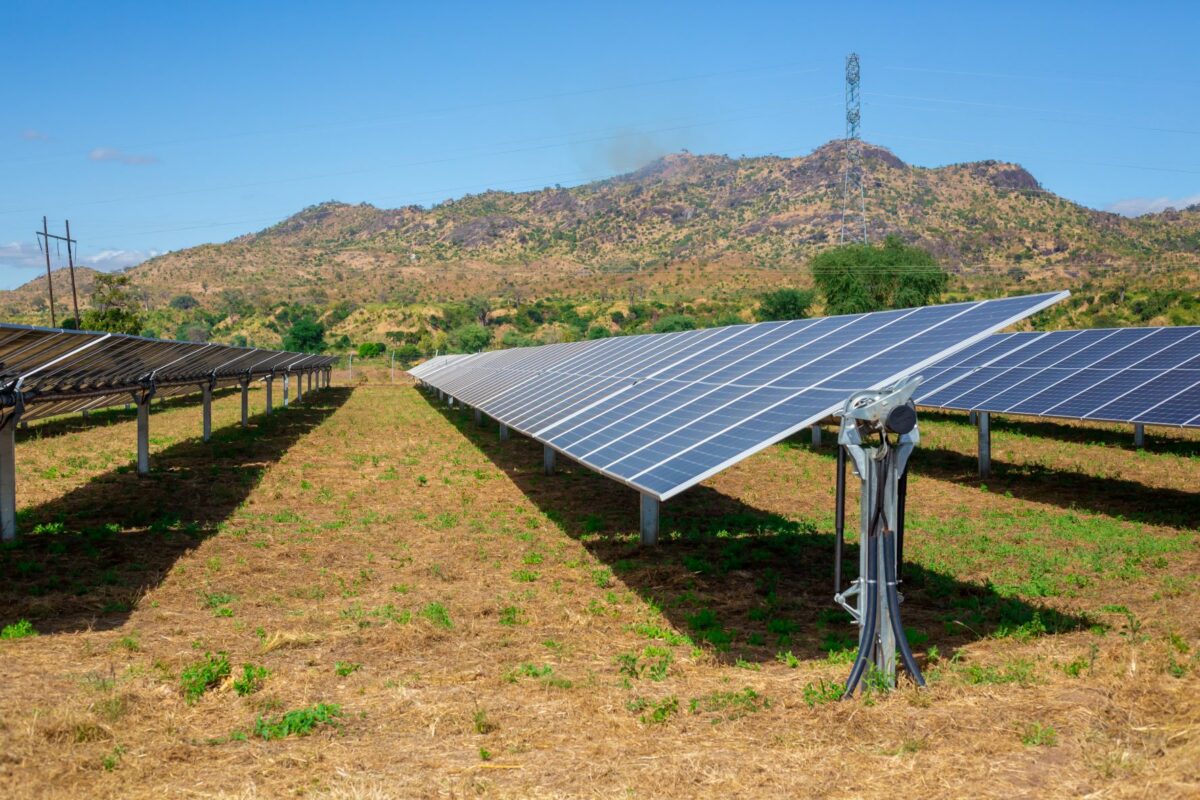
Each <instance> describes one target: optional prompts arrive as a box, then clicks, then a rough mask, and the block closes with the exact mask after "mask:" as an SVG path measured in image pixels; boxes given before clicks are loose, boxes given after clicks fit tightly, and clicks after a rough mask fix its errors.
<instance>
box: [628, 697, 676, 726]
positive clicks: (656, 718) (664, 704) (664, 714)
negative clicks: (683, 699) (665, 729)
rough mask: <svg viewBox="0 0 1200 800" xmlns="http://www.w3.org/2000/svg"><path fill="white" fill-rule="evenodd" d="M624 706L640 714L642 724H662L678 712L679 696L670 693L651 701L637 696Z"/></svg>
mask: <svg viewBox="0 0 1200 800" xmlns="http://www.w3.org/2000/svg"><path fill="white" fill-rule="evenodd" d="M625 707H626V708H627V709H629V710H630V711H632V712H633V713H635V714H640V715H641V716H640V719H641V720H642V724H643V725H662V724H663V723H664V722H666V721H667V720H669V719H671V717H673V716H674V715H675V714H676V713H678V712H679V698H677V697H676V696H675V695H670V696H668V697H664V698H663V699H661V700H658V701H653V700H647V699H646V698H644V697H637V698H634V699H632V700H630V701H628V702H627V703H626V704H625Z"/></svg>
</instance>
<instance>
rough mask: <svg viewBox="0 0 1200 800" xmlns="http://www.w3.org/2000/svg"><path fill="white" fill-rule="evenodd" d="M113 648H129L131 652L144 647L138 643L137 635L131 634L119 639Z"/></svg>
mask: <svg viewBox="0 0 1200 800" xmlns="http://www.w3.org/2000/svg"><path fill="white" fill-rule="evenodd" d="M113 648H121V649H122V650H128V651H129V652H130V653H136V652H138V651H139V650H141V649H142V646H141V644H139V643H138V639H137V636H135V635H132V634H131V635H129V636H122V637H121V638H120V639H117V641H116V642H115V643H114V644H113Z"/></svg>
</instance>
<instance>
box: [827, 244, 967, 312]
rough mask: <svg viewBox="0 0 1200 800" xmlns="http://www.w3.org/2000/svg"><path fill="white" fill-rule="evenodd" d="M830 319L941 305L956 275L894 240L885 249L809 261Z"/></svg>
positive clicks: (852, 249)
mask: <svg viewBox="0 0 1200 800" xmlns="http://www.w3.org/2000/svg"><path fill="white" fill-rule="evenodd" d="M809 267H810V268H811V269H812V275H813V281H814V282H815V283H816V285H817V288H818V289H820V291H821V294H822V295H824V297H825V311H826V313H828V314H860V313H864V312H867V311H879V310H880V309H885V308H909V307H912V306H926V305H929V304H931V303H935V302H937V300H938V299H939V298H940V297H941V294H942V292H943V291H944V290H945V288H946V284H947V283H949V281H950V276H949V275H947V274H946V272H945V270H943V269H942V268H941V267H939V266H938V264H937V261H935V260H934V258H933V255H932V254H931V253H929V252H928V251H927V250H922V249H921V248H920V247H915V246H912V245H906V244H905V243H904V242H903V241H902V240H901V239H900V238H899V237H897V236H889V237H887V239H885V240H884V241H883V244H881V245H879V246H877V247H876V246H873V245H869V244H848V245H842V246H841V247H835V248H833V249H831V250H826V251H825V252H823V253H818V254H817V255H815V256H813V258H812V260H811V261H810V262H809Z"/></svg>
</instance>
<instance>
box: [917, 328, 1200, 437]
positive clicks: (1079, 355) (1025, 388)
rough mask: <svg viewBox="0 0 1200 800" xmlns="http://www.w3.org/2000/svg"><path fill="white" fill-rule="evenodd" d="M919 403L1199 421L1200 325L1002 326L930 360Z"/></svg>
mask: <svg viewBox="0 0 1200 800" xmlns="http://www.w3.org/2000/svg"><path fill="white" fill-rule="evenodd" d="M917 402H918V403H919V404H921V405H926V406H935V407H939V408H950V409H958V410H963V411H988V412H992V413H1010V414H1028V415H1032V416H1042V417H1061V418H1067V419H1085V420H1097V421H1104V422H1132V423H1135V424H1148V425H1173V426H1186V427H1200V327H1195V326H1191V327H1187V326H1180V327H1164V328H1115V329H1111V328H1110V329H1094V330H1082V331H1052V332H1049V333H1011V334H999V335H996V336H992V337H989V338H987V339H984V340H983V341H981V342H980V343H978V344H977V345H975V346H973V347H971V348H968V349H966V350H963V351H960V352H959V353H956V354H955V355H953V356H950V357H949V358H946V359H944V360H943V361H941V362H939V363H938V364H935V365H934V366H933V367H932V368H931V369H930V370H928V371H927V374H926V376H925V381H924V382H923V383H922V385H921V387H920V389H919V390H918V391H917Z"/></svg>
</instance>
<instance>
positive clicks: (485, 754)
mask: <svg viewBox="0 0 1200 800" xmlns="http://www.w3.org/2000/svg"><path fill="white" fill-rule="evenodd" d="M479 760H480V761H491V760H492V751H491V750H488V749H487V748H486V747H481V748H479Z"/></svg>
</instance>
